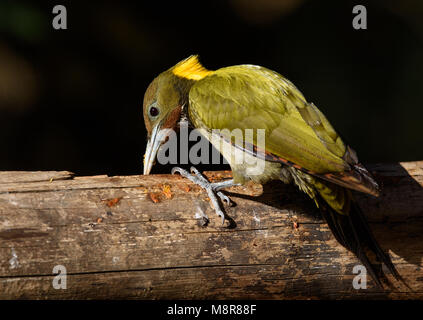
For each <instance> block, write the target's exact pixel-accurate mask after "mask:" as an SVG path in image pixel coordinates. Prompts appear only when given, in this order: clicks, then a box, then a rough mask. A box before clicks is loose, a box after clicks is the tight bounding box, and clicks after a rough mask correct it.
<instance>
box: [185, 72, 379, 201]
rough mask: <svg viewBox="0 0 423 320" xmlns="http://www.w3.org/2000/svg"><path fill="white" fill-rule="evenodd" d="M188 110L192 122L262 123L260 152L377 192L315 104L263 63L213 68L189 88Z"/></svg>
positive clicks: (249, 126) (222, 126) (247, 125)
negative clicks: (212, 70) (263, 149)
mask: <svg viewBox="0 0 423 320" xmlns="http://www.w3.org/2000/svg"><path fill="white" fill-rule="evenodd" d="M188 114H189V118H190V120H191V122H192V123H193V124H194V126H195V127H197V128H207V129H229V130H234V129H237V128H238V129H241V130H244V129H254V130H255V129H265V132H266V134H265V138H266V153H269V154H272V155H273V156H276V157H277V158H281V159H284V160H287V161H288V162H291V163H293V164H294V165H295V166H296V167H299V168H300V169H302V170H305V171H306V172H308V173H311V174H314V175H317V176H320V177H322V178H324V179H326V180H329V181H332V182H335V183H337V184H340V185H342V186H346V187H349V188H353V189H357V190H360V191H364V192H368V193H374V194H376V193H377V192H376V191H375V190H377V185H376V184H375V183H374V181H373V180H372V179H371V178H369V179H371V181H370V182H369V181H367V180H368V177H367V176H362V174H361V172H358V171H357V170H355V169H354V167H355V166H356V165H358V161H357V158H356V155H355V152H354V151H353V150H352V149H351V148H349V147H348V146H346V145H345V144H344V142H343V141H342V139H341V138H340V137H339V135H338V134H337V133H336V132H335V130H334V129H333V127H332V126H331V124H330V123H329V121H328V120H327V119H326V117H325V116H324V115H323V114H322V113H321V112H320V110H319V109H317V107H316V106H314V104H312V103H308V102H307V101H306V99H305V98H304V96H303V95H302V94H301V92H300V91H299V90H298V89H297V88H296V87H295V86H294V85H293V84H292V83H291V82H290V81H288V80H287V79H285V78H284V77H282V76H281V75H280V74H278V73H276V72H273V71H271V70H269V69H266V68H263V67H259V66H253V65H240V66H232V67H227V68H222V69H219V70H217V71H215V72H214V73H212V74H211V75H209V76H207V77H205V78H203V79H202V80H200V81H198V82H197V83H196V84H194V85H193V87H192V88H191V90H190V93H189V108H188ZM363 184H364V185H366V186H363ZM374 185H376V187H374ZM373 189H375V190H373Z"/></svg>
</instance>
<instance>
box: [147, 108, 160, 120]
mask: <svg viewBox="0 0 423 320" xmlns="http://www.w3.org/2000/svg"><path fill="white" fill-rule="evenodd" d="M149 113H150V116H151V117H153V118H155V117H157V116H158V115H159V113H160V111H159V109H158V108H157V107H155V106H151V107H150V110H149Z"/></svg>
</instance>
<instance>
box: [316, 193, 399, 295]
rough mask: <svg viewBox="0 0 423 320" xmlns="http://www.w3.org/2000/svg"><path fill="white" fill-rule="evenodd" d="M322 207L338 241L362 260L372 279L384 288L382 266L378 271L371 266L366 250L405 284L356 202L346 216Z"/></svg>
mask: <svg viewBox="0 0 423 320" xmlns="http://www.w3.org/2000/svg"><path fill="white" fill-rule="evenodd" d="M319 200H320V201H319V203H322V202H324V200H323V199H322V198H320V199H319ZM321 207H322V210H321V212H322V216H323V218H324V219H325V220H326V222H327V223H328V225H329V228H330V229H331V231H332V233H333V234H334V236H335V238H336V240H338V242H339V243H341V244H342V245H343V246H344V247H345V248H347V249H348V250H350V251H351V252H353V253H354V254H355V255H356V256H357V257H358V258H359V259H360V261H361V262H362V263H363V264H364V266H365V267H366V269H367V271H368V272H369V273H370V275H371V277H372V278H373V279H374V280H375V282H376V283H377V284H378V285H379V286H380V287H382V284H381V281H380V280H381V279H386V277H385V276H384V274H383V272H382V269H381V265H379V268H378V270H376V269H375V266H373V265H372V264H371V262H370V260H369V257H368V255H367V253H366V248H367V249H369V250H370V251H371V252H372V253H373V254H374V255H375V256H376V259H377V260H379V261H380V262H382V263H384V264H385V265H386V267H387V268H388V269H389V271H390V272H391V273H392V275H393V276H394V277H395V278H396V279H397V280H400V281H402V282H404V281H403V280H402V278H401V276H400V275H399V273H398V271H397V270H396V269H395V267H394V265H393V263H392V261H391V258H390V257H389V255H388V254H386V253H385V252H384V251H383V250H382V249H381V247H380V246H379V244H378V243H377V241H376V239H375V238H374V236H373V234H372V232H371V230H370V228H369V225H368V224H367V221H366V219H365V217H364V215H363V213H362V211H361V209H360V208H359V206H358V205H357V204H356V203H354V201H351V208H350V212H349V214H345V215H343V214H339V213H338V212H336V211H335V210H333V209H332V208H331V207H330V206H329V205H326V203H325V206H324V207H323V206H321Z"/></svg>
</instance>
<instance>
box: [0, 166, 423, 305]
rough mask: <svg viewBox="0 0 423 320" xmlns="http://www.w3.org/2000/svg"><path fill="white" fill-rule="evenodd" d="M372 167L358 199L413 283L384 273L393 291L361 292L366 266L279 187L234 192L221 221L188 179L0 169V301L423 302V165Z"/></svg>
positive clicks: (213, 175) (307, 206)
mask: <svg viewBox="0 0 423 320" xmlns="http://www.w3.org/2000/svg"><path fill="white" fill-rule="evenodd" d="M369 168H370V170H371V171H372V172H373V173H374V174H375V176H376V179H377V180H378V182H380V183H381V184H382V185H383V193H382V195H381V197H379V198H374V197H371V196H366V195H362V194H357V197H358V199H359V203H360V206H361V207H362V208H363V210H364V211H365V212H366V216H367V217H368V220H369V221H370V224H371V227H372V229H373V231H374V233H375V236H376V238H377V239H378V241H379V242H380V244H381V246H382V247H383V248H384V249H385V250H386V251H388V252H389V253H390V254H391V256H392V258H393V261H394V263H395V265H396V267H397V268H398V271H399V272H400V274H401V275H402V276H403V277H404V279H405V280H406V283H407V284H408V286H409V287H410V288H407V287H406V286H405V285H403V284H402V283H398V282H395V281H394V280H393V279H392V278H391V277H389V276H388V277H389V279H390V280H392V286H391V287H388V286H387V287H386V288H385V290H381V289H379V288H377V287H375V285H374V283H373V281H372V280H371V279H370V278H369V279H368V283H367V289H361V290H356V289H354V288H353V286H352V281H353V278H354V277H355V276H356V275H355V274H353V271H352V270H353V267H354V266H355V265H358V264H360V263H359V261H358V260H357V259H356V258H355V257H354V256H353V255H352V254H351V253H349V252H348V251H346V250H345V249H344V248H343V247H342V246H340V245H339V244H338V243H337V242H336V240H335V239H334V237H333V236H332V234H331V232H330V231H329V229H328V227H327V225H326V224H325V223H324V222H323V221H322V220H321V218H320V216H319V214H318V211H317V210H316V208H315V207H314V204H313V203H312V202H311V201H310V200H308V199H307V198H306V197H305V196H304V195H303V194H301V193H300V192H298V191H297V190H296V189H295V188H294V187H292V186H287V185H284V184H283V183H281V182H272V183H270V184H267V185H265V186H264V187H262V186H260V185H254V184H248V185H246V186H245V187H234V188H231V189H230V190H228V192H227V194H228V195H230V197H231V199H232V200H233V201H234V202H235V203H236V205H235V206H232V207H226V208H225V209H226V212H227V214H228V216H229V217H230V219H229V221H227V223H226V225H225V226H221V225H220V219H219V218H218V217H217V216H215V214H214V212H213V210H212V209H211V208H210V205H209V203H208V199H207V194H206V193H205V192H204V191H203V190H202V189H201V188H199V187H198V186H195V185H193V184H191V182H189V181H188V180H187V179H183V178H181V177H180V176H171V175H152V176H142V175H140V176H117V177H108V176H105V175H104V176H93V177H75V176H74V175H73V174H72V173H70V172H66V171H64V172H1V173H0V299H322V298H325V299H410V298H414V299H422V298H423V270H422V264H423V232H422V231H423V161H419V162H405V163H393V164H378V165H372V166H369ZM207 176H208V177H209V178H210V179H211V180H213V181H218V180H221V179H225V178H229V177H230V172H208V173H207ZM169 191H170V192H169ZM201 210H202V211H203V212H204V213H205V214H206V215H208V217H209V220H210V222H209V223H208V224H207V225H206V226H202V221H201V220H199V219H197V218H195V216H196V213H199V212H200V211H201ZM56 265H63V266H64V267H65V268H66V271H67V283H66V286H67V288H66V289H54V287H53V285H52V282H53V279H54V278H55V275H54V274H53V268H54V266H56Z"/></svg>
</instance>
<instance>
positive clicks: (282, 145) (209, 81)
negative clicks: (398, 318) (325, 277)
mask: <svg viewBox="0 0 423 320" xmlns="http://www.w3.org/2000/svg"><path fill="white" fill-rule="evenodd" d="M143 112H144V121H145V126H146V129H147V131H148V143H147V149H146V153H145V155H144V174H149V173H150V171H151V168H152V166H153V163H154V161H155V158H156V155H157V152H158V150H159V148H160V146H161V145H162V144H163V143H164V142H165V141H166V139H167V138H168V136H169V132H171V131H172V130H173V129H177V127H178V126H179V125H180V124H181V121H188V123H189V124H190V125H191V126H192V127H194V128H196V129H198V130H199V131H200V132H201V133H202V134H204V136H205V137H207V138H208V139H210V137H213V139H211V140H212V141H211V142H212V143H213V145H214V146H215V147H216V148H217V149H218V150H219V151H220V152H221V153H222V155H223V157H224V158H225V159H226V160H227V162H228V163H229V164H230V166H231V169H232V174H233V179H232V180H229V181H224V182H220V183H209V182H208V181H207V180H206V179H205V178H204V177H203V176H202V175H201V174H200V173H199V172H198V171H197V170H195V169H192V170H193V174H189V173H188V172H186V171H185V170H183V169H180V168H174V169H173V170H172V173H174V172H179V173H181V174H182V175H183V176H185V177H187V178H189V179H190V180H192V181H194V182H196V183H198V184H199V185H201V186H202V187H203V188H204V189H206V190H207V192H208V195H209V197H210V199H211V201H212V204H213V206H214V208H215V210H216V213H217V214H218V215H220V216H221V217H222V219H223V217H224V214H223V212H222V210H221V208H220V204H219V201H218V199H217V197H216V196H218V197H220V199H221V200H224V201H226V202H229V199H228V198H227V197H226V196H225V195H224V194H223V193H222V192H221V191H220V189H222V188H225V187H230V186H233V185H236V184H243V183H244V182H246V181H248V180H253V181H255V182H258V183H266V182H267V181H269V180H282V181H283V182H285V183H294V184H295V185H296V186H297V187H298V188H299V189H300V190H301V191H303V192H305V193H306V194H307V195H308V196H309V197H310V198H311V199H313V200H314V202H315V203H316V205H317V206H318V207H319V208H320V211H321V213H322V216H323V218H324V219H325V220H326V222H327V223H328V225H329V227H330V229H331V231H332V232H333V234H334V236H335V238H336V239H337V240H338V241H339V242H340V243H341V244H342V245H343V246H344V247H346V248H347V249H349V250H350V251H352V252H353V253H354V254H355V255H356V256H357V257H358V258H359V259H360V260H361V261H362V263H363V264H364V265H365V267H366V268H367V271H368V272H369V273H370V274H371V276H372V278H373V279H374V280H375V281H376V283H377V284H378V285H381V282H380V278H381V277H383V274H382V273H381V268H379V269H378V270H376V269H375V267H374V266H373V265H372V264H371V263H370V260H369V257H368V251H370V252H373V254H374V255H375V256H376V258H377V260H379V261H380V262H383V263H384V264H385V265H386V266H387V267H388V269H389V270H390V272H391V273H392V274H393V275H394V276H395V277H396V278H397V279H400V276H399V274H398V273H397V271H396V269H395V267H394V265H393V264H392V262H391V259H390V257H389V255H388V254H386V253H385V252H384V251H383V250H382V249H381V248H380V246H379V245H378V243H377V242H376V240H375V238H374V237H373V235H372V233H371V231H370V229H369V226H368V224H367V222H366V220H365V218H364V216H363V214H362V212H361V211H360V208H359V207H358V205H357V204H356V202H355V201H354V199H353V196H352V192H351V189H352V190H357V191H361V192H364V193H368V194H371V195H374V196H377V195H378V194H379V187H378V185H377V183H376V182H375V180H374V179H373V178H372V176H371V174H370V173H369V172H368V171H367V170H366V169H365V168H364V167H363V166H362V165H361V164H360V163H359V162H358V159H357V155H356V153H355V151H354V150H353V149H352V148H351V147H349V146H348V145H347V144H345V143H344V142H343V141H342V139H341V137H340V136H339V135H338V134H337V132H336V131H335V130H334V128H333V127H332V125H331V124H330V123H329V121H328V120H327V119H326V117H325V116H324V115H323V113H322V112H321V111H320V110H319V109H318V108H317V107H316V106H315V105H314V104H313V103H309V102H307V101H306V99H305V98H304V96H303V95H302V94H301V92H300V91H299V90H298V89H297V88H296V87H295V86H294V85H293V84H292V83H291V82H290V81H289V80H287V79H285V78H284V77H283V76H281V75H280V74H278V73H276V72H274V71H271V70H269V69H266V68H264V67H260V66H255V65H239V66H231V67H226V68H221V69H218V70H216V71H211V70H207V69H205V68H204V67H203V66H202V65H201V64H200V62H199V61H198V57H197V56H191V57H189V58H187V59H185V60H183V61H181V62H179V63H178V64H177V65H175V66H174V67H172V68H170V69H169V70H167V71H165V72H163V73H161V74H160V75H159V76H158V77H157V78H155V79H154V80H153V82H151V84H150V85H149V87H148V88H147V90H146V92H145V96H144V105H143ZM216 129H221V130H222V131H221V132H222V133H220V134H216V133H215V132H216V131H215V130H216ZM224 129H228V130H227V131H229V132H232V131H233V130H234V129H241V130H246V129H253V130H258V129H262V130H264V137H265V145H264V150H261V152H260V157H261V159H263V162H264V164H265V166H264V170H262V171H261V172H260V173H257V172H255V171H254V170H249V169H252V164H250V163H252V162H251V161H249V162H241V163H239V161H238V162H236V161H234V157H233V154H231V151H233V149H234V147H235V149H236V150H237V152H243V153H245V154H244V155H245V156H246V157H252V156H253V157H259V156H258V155H259V152H256V153H251V152H247V148H246V144H242V143H241V144H240V143H238V144H237V142H236V141H235V142H233V139H232V138H231V137H230V136H228V134H227V133H226V134H225V133H223V132H227V131H225V130H224ZM217 132H219V131H217ZM210 133H211V134H210ZM216 135H217V137H216ZM216 138H217V139H216ZM252 144H253V146H254V147H256V148H255V149H254V150H255V151H258V149H259V148H257V144H258V143H257V137H255V138H253V140H252ZM379 267H380V265H379Z"/></svg>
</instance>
